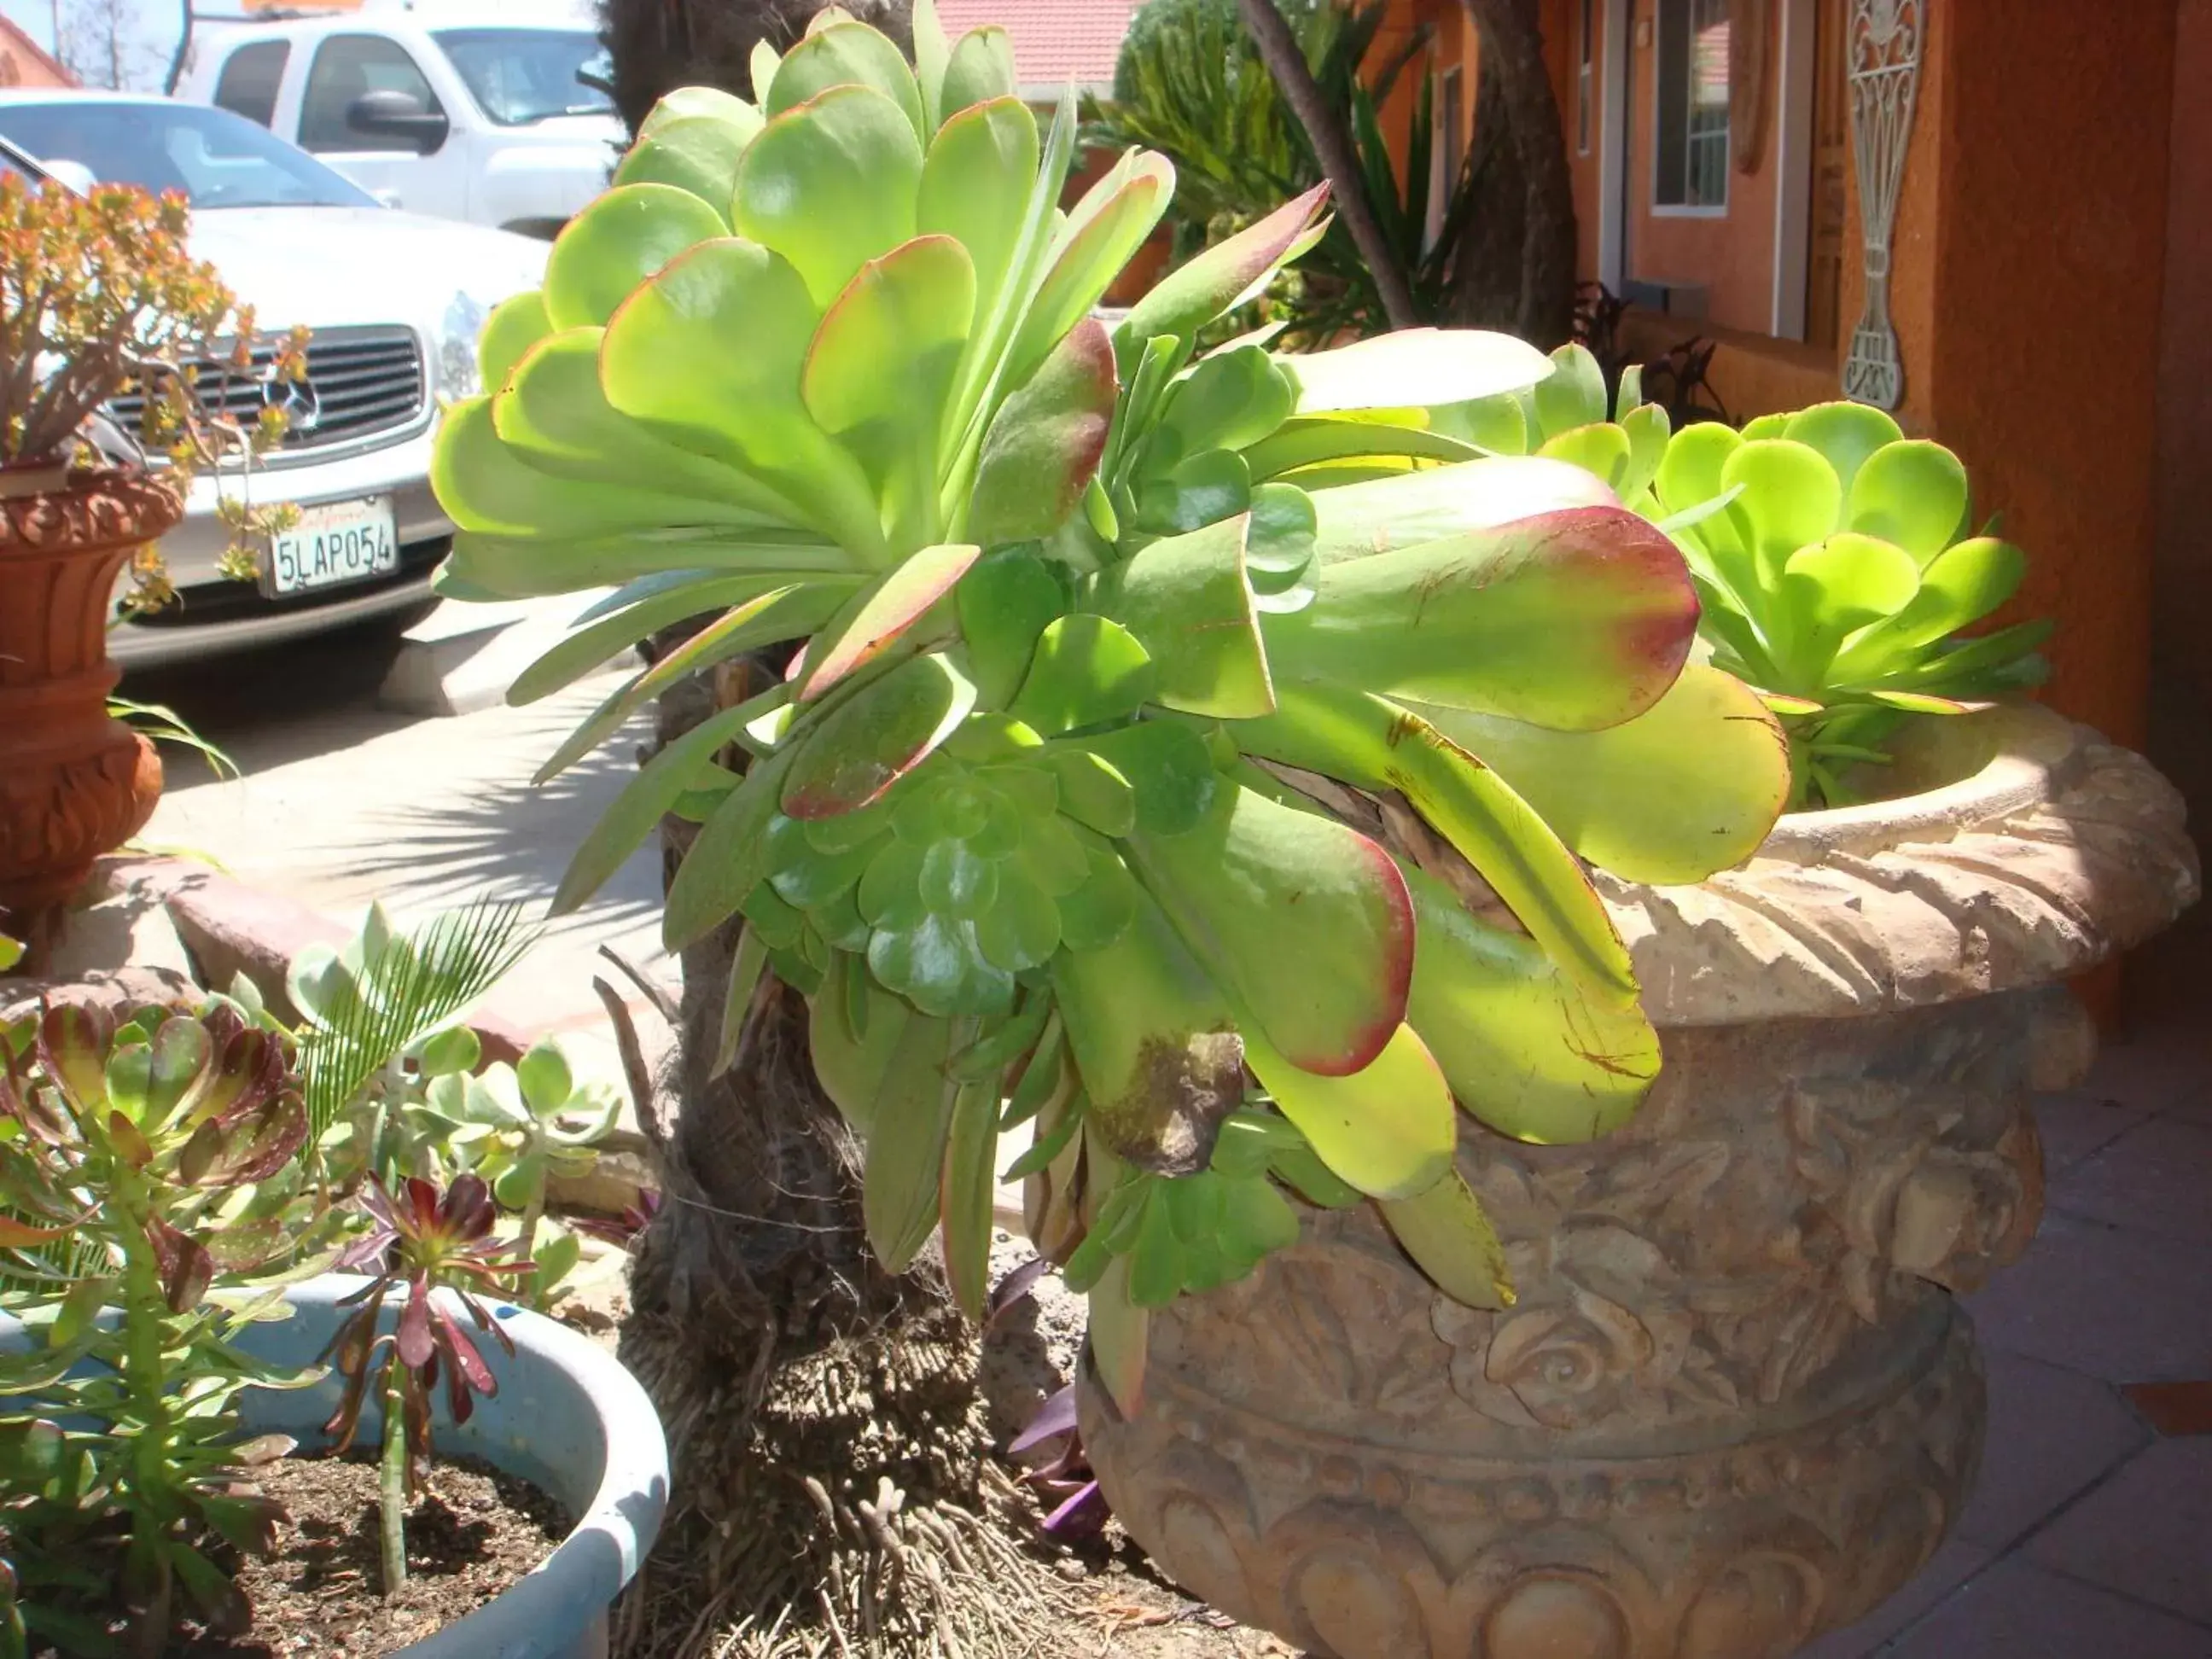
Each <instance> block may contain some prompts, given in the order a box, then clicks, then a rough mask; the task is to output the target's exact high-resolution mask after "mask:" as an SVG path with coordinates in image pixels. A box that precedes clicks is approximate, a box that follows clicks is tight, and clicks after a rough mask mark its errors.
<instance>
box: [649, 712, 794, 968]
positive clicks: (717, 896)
mask: <svg viewBox="0 0 2212 1659" xmlns="http://www.w3.org/2000/svg"><path fill="white" fill-rule="evenodd" d="M725 712H726V713H727V714H735V713H737V712H738V711H737V710H735V709H731V710H726V711H725ZM687 735H689V734H688V733H687ZM662 752H663V753H665V752H666V751H665V750H663V751H662ZM796 753H797V750H795V749H791V748H786V749H781V750H778V751H777V752H776V753H775V754H774V755H771V756H769V757H768V758H766V759H765V760H759V761H756V762H754V763H753V764H752V766H751V767H750V769H748V770H747V771H746V773H745V777H744V782H743V783H741V784H739V785H738V787H736V788H735V789H732V791H731V792H730V793H728V794H726V795H725V796H724V797H723V798H722V803H721V805H719V806H717V807H716V808H715V809H714V811H712V812H710V813H709V814H708V817H707V821H706V822H705V823H702V824H701V825H700V826H699V833H698V835H697V836H695V837H694V838H693V839H692V842H691V845H690V848H689V849H688V850H687V851H686V852H685V853H684V862H683V863H682V864H681V865H679V866H678V867H677V871H676V876H675V878H674V879H673V880H672V881H671V882H670V883H669V884H668V902H667V903H666V905H665V906H664V907H663V910H662V914H661V918H660V933H661V940H662V943H663V944H665V945H666V946H667V948H668V949H669V950H670V951H671V952H672V951H680V950H682V949H683V948H684V946H685V945H689V944H690V943H691V942H692V941H693V940H695V939H701V938H703V937H704V936H705V935H706V934H708V933H711V932H713V931H714V929H715V928H717V927H720V926H721V925H722V923H723V922H725V921H728V920H729V919H730V917H731V916H732V915H736V914H737V909H738V906H739V905H741V904H743V903H744V902H745V900H746V898H747V897H748V896H750V894H751V893H752V891H753V890H754V889H755V888H756V887H757V885H759V883H760V880H761V878H762V877H763V876H765V875H766V874H767V873H768V864H769V838H768V827H769V820H770V819H771V818H773V817H775V810H776V804H777V796H778V794H779V793H780V792H781V789H782V787H783V777H784V774H785V773H787V771H789V770H790V769H791V763H792V761H793V757H794V756H795V755H796Z"/></svg>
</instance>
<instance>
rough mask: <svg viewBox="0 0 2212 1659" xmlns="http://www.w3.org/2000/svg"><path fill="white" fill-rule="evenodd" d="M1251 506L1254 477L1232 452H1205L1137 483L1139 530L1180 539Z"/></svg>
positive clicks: (1227, 518) (1239, 457)
mask: <svg viewBox="0 0 2212 1659" xmlns="http://www.w3.org/2000/svg"><path fill="white" fill-rule="evenodd" d="M1251 504H1252V473H1251V469H1250V468H1249V467H1248V466H1246V465H1245V464H1244V458H1243V456H1242V455H1239V454H1237V453H1236V452H1235V451H1233V450H1228V449H1208V450H1203V451H1201V452H1200V453H1198V454H1195V455H1193V456H1191V457H1189V458H1188V459H1185V460H1182V461H1178V462H1177V463H1176V465H1174V466H1173V467H1170V469H1169V470H1168V471H1165V472H1164V473H1161V472H1155V473H1152V474H1150V475H1148V476H1146V477H1144V478H1143V479H1141V480H1140V481H1139V485H1138V489H1137V501H1136V507H1137V512H1136V523H1137V527H1138V528H1139V529H1142V530H1147V531H1151V532H1152V533H1154V534H1155V535H1161V536H1182V535H1188V533H1189V532H1192V531H1194V530H1203V529H1205V528H1206V526H1209V525H1217V524H1220V523H1222V522H1223V521H1224V520H1229V519H1233V518H1235V517H1237V515H1238V514H1239V513H1243V511H1244V510H1245V509H1246V508H1247V507H1250V506H1251Z"/></svg>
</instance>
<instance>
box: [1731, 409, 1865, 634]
mask: <svg viewBox="0 0 2212 1659" xmlns="http://www.w3.org/2000/svg"><path fill="white" fill-rule="evenodd" d="M1720 482H1721V488H1722V489H1723V490H1728V489H1734V490H1737V491H1739V492H1740V493H1739V494H1738V495H1737V496H1736V498H1735V501H1731V502H1730V503H1729V508H1728V511H1727V512H1726V513H1724V514H1723V515H1722V516H1723V518H1725V519H1726V520H1729V522H1730V523H1731V524H1732V525H1733V526H1735V532H1736V536H1737V538H1738V540H1739V541H1740V542H1741V544H1742V546H1743V547H1744V548H1745V549H1746V550H1747V552H1748V553H1749V555H1750V558H1751V563H1750V566H1749V568H1748V569H1747V570H1746V569H1744V568H1741V567H1739V566H1734V565H1731V564H1729V563H1727V562H1723V565H1722V569H1723V574H1726V575H1727V576H1728V578H1729V581H1730V582H1731V583H1732V584H1733V585H1734V586H1735V588H1736V590H1737V591H1738V592H1741V593H1744V594H1745V595H1746V596H1747V597H1748V595H1749V594H1750V593H1751V592H1753V591H1755V590H1757V589H1764V590H1765V591H1767V592H1772V591H1774V589H1775V588H1777V587H1778V586H1779V585H1780V584H1781V580H1782V570H1783V567H1784V565H1786V564H1787V563H1788V562H1789V561H1790V555H1791V554H1792V553H1795V552H1796V550H1798V549H1799V548H1801V547H1803V546H1806V545H1807V544H1809V543H1813V542H1821V541H1826V539H1827V538H1828V537H1829V535H1830V534H1831V533H1832V532H1833V531H1834V530H1835V529H1836V527H1837V517H1838V514H1839V513H1841V512H1842V510H1843V501H1844V498H1843V489H1842V486H1840V485H1839V484H1838V483H1837V482H1836V473H1835V469H1834V468H1833V467H1832V466H1830V465H1828V462H1827V458H1826V457H1825V456H1823V455H1822V454H1821V453H1820V451H1819V450H1817V449H1814V448H1811V447H1808V446H1807V445H1804V444H1801V443H1794V442H1792V441H1790V440H1789V439H1787V438H1761V439H1758V440H1756V441H1753V442H1750V443H1746V444H1741V445H1739V446H1737V447H1736V448H1735V450H1734V451H1733V452H1732V453H1730V454H1729V457H1728V459H1727V461H1726V462H1725V463H1724V464H1723V466H1722V468H1721V479H1720Z"/></svg>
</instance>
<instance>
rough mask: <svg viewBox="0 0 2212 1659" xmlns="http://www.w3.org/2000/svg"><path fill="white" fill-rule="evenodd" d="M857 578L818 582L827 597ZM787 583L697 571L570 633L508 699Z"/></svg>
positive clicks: (545, 689) (568, 679)
mask: <svg viewBox="0 0 2212 1659" xmlns="http://www.w3.org/2000/svg"><path fill="white" fill-rule="evenodd" d="M858 583H859V578H858V577H852V576H846V577H832V578H824V579H823V582H822V583H821V584H818V585H820V586H823V591H824V594H825V597H827V596H829V595H832V594H835V595H840V596H842V595H843V594H846V593H849V592H852V591H853V589H854V587H855V586H857V585H858ZM787 585H788V584H787V583H783V582H779V581H776V580H774V579H772V578H766V579H764V578H762V577H759V576H723V577H714V576H705V575H702V576H701V577H700V578H699V579H698V580H690V581H686V582H684V584H683V585H681V586H678V587H675V588H673V589H671V590H668V591H665V592H657V593H654V594H653V595H652V596H650V597H649V598H647V599H642V600H641V601H639V602H638V603H637V604H635V605H627V606H625V607H623V609H622V610H620V611H616V612H614V613H613V614H612V615H611V616H607V617H601V618H600V619H599V621H597V622H595V623H592V624H591V625H590V626H588V627H586V628H580V629H577V630H576V631H575V632H574V633H573V634H570V635H568V637H567V638H566V639H564V640H562V641H561V642H560V643H559V644H558V645H556V646H555V647H552V649H550V651H548V652H546V653H545V654H544V656H542V657H540V658H538V660H537V661H535V662H533V663H532V664H531V665H530V666H529V667H527V668H526V669H524V670H523V671H522V672H521V673H520V674H518V675H516V676H515V677H514V684H512V685H510V686H508V687H507V702H508V703H509V704H510V705H513V706H514V707H517V708H520V707H521V706H522V705H523V704H526V703H531V702H537V701H538V699H539V698H540V697H544V696H550V695H551V694H552V693H553V692H556V691H558V690H561V689H562V687H563V686H567V685H570V684H574V682H575V681H577V680H578V679H580V678H582V677H583V676H585V675H586V674H588V673H590V672H591V671H592V670H593V669H594V668H597V667H599V665H601V664H603V663H605V662H606V661H608V660H609V659H611V658H612V657H613V656H615V654H616V653H618V652H620V651H623V650H624V649H626V648H627V647H630V646H633V645H635V644H636V643H638V641H641V640H644V639H647V638H650V637H651V636H652V635H654V634H657V633H659V631H660V630H661V629H664V628H666V627H668V626H669V625H671V623H679V622H682V621H683V620H684V618H686V617H701V616H705V615H706V614H708V612H709V611H722V610H725V609H726V608H727V607H729V606H731V605H743V604H744V603H745V602H746V601H747V600H749V599H758V598H759V597H760V596H761V595H762V594H763V593H766V592H770V591H772V590H773V589H775V588H778V587H782V586H787ZM832 603H833V604H834V603H836V600H834V599H833V601H832Z"/></svg>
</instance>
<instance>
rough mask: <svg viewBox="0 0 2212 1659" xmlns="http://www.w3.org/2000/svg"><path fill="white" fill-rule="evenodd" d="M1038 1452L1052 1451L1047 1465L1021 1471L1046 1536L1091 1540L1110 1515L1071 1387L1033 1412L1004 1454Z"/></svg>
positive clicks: (1015, 1454) (1061, 1391) (1070, 1385)
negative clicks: (1040, 1509)
mask: <svg viewBox="0 0 2212 1659" xmlns="http://www.w3.org/2000/svg"><path fill="white" fill-rule="evenodd" d="M1055 1442H1057V1444H1056V1445H1055V1444H1054V1443H1055ZM1040 1447H1048V1448H1050V1449H1051V1455H1050V1459H1049V1461H1048V1462H1043V1463H1041V1464H1038V1465H1037V1466H1036V1467H1035V1468H1029V1469H1025V1470H1024V1471H1023V1474H1022V1479H1023V1480H1024V1481H1026V1482H1027V1483H1028V1484H1029V1486H1030V1488H1031V1489H1032V1490H1034V1491H1035V1492H1036V1494H1037V1498H1038V1500H1039V1501H1040V1502H1041V1503H1042V1504H1044V1505H1045V1506H1046V1513H1045V1517H1044V1529H1045V1531H1046V1533H1047V1534H1049V1535H1050V1536H1052V1537H1054V1538H1057V1539H1060V1541H1063V1542H1072V1541H1074V1540H1076V1539H1079V1538H1091V1537H1095V1536H1096V1535H1097V1533H1098V1530H1099V1528H1102V1527H1103V1526H1104V1525H1105V1524H1106V1517H1107V1516H1108V1515H1109V1513H1110V1511H1109V1510H1108V1509H1107V1507H1106V1495H1105V1494H1104V1493H1103V1492H1101V1491H1100V1490H1099V1488H1098V1478H1097V1476H1096V1475H1095V1474H1092V1473H1091V1459H1090V1457H1089V1455H1087V1454H1086V1453H1085V1451H1084V1449H1083V1431H1082V1430H1081V1429H1080V1428H1079V1427H1078V1426H1077V1425H1076V1421H1075V1387H1074V1385H1073V1383H1071V1384H1069V1385H1068V1386H1067V1387H1066V1388H1064V1389H1061V1390H1060V1392H1059V1393H1058V1394H1055V1395H1053V1396H1052V1397H1051V1398H1050V1399H1048V1400H1047V1401H1045V1402H1044V1404H1043V1405H1042V1406H1040V1407H1037V1413H1036V1416H1035V1417H1033V1418H1031V1419H1030V1424H1029V1426H1028V1427H1027V1428H1025V1429H1024V1430H1023V1431H1021V1432H1020V1433H1019V1434H1018V1435H1016V1436H1015V1437H1014V1440H1013V1443H1012V1445H1010V1446H1008V1447H1007V1448H1006V1450H1007V1451H1008V1452H1009V1453H1010V1454H1011V1455H1013V1456H1016V1457H1019V1456H1020V1455H1022V1454H1023V1453H1024V1452H1028V1451H1035V1450H1036V1449H1038V1448H1040Z"/></svg>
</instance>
